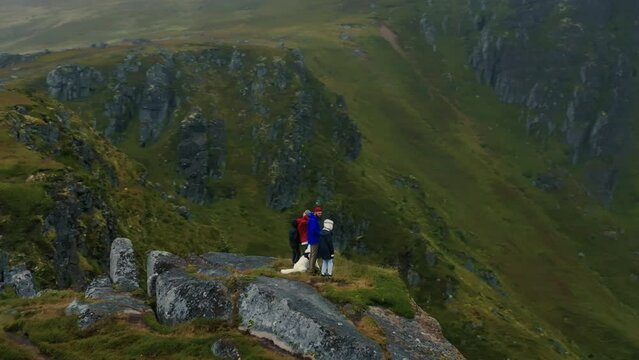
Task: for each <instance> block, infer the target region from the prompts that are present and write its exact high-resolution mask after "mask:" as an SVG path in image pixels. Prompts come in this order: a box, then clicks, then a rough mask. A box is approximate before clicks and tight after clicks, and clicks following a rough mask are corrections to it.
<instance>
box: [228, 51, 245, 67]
mask: <svg viewBox="0 0 639 360" xmlns="http://www.w3.org/2000/svg"><path fill="white" fill-rule="evenodd" d="M245 58H246V54H245V53H243V52H241V51H239V50H237V49H235V50H233V54H232V55H231V61H229V72H231V73H235V72H238V71H239V70H241V69H242V67H244V59H245Z"/></svg>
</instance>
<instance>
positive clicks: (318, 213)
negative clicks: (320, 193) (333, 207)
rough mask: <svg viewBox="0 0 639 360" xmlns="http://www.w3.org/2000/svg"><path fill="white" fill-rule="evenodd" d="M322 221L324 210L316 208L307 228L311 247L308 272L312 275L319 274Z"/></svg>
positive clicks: (307, 236) (310, 216) (309, 218)
mask: <svg viewBox="0 0 639 360" xmlns="http://www.w3.org/2000/svg"><path fill="white" fill-rule="evenodd" d="M321 219H322V208H321V207H320V206H316V207H315V208H313V213H312V214H310V215H309V217H308V225H307V228H306V238H307V240H308V245H310V247H311V255H310V259H309V260H310V261H309V265H308V272H309V273H311V274H316V273H317V269H318V268H317V265H316V262H317V247H318V246H319V242H320V232H321V231H322V225H321V222H320V221H321Z"/></svg>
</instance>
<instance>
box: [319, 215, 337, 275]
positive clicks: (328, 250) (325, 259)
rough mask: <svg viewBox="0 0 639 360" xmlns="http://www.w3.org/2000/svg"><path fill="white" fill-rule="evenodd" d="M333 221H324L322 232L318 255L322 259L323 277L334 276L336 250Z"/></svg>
mask: <svg viewBox="0 0 639 360" xmlns="http://www.w3.org/2000/svg"><path fill="white" fill-rule="evenodd" d="M333 225H334V223H333V220H329V219H326V220H324V227H323V228H322V231H321V232H320V242H319V246H318V249H317V254H318V255H319V257H320V258H321V259H322V276H328V277H332V276H333V258H334V257H335V250H334V248H333Z"/></svg>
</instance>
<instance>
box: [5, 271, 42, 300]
mask: <svg viewBox="0 0 639 360" xmlns="http://www.w3.org/2000/svg"><path fill="white" fill-rule="evenodd" d="M4 278H5V283H7V284H11V285H13V287H14V288H15V291H16V294H17V295H18V296H19V297H23V298H32V297H35V296H36V295H37V292H36V290H35V284H34V283H33V276H32V275H31V271H29V270H27V268H26V266H24V265H20V266H16V267H13V268H9V270H7V272H6V273H5V275H4Z"/></svg>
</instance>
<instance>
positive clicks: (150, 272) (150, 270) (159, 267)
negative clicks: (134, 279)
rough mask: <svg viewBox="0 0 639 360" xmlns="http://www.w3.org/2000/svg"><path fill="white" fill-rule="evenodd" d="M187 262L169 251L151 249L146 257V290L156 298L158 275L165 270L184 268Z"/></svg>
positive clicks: (150, 295)
mask: <svg viewBox="0 0 639 360" xmlns="http://www.w3.org/2000/svg"><path fill="white" fill-rule="evenodd" d="M184 266H186V262H185V261H184V260H182V259H181V258H180V257H178V256H176V255H173V254H171V253H170V252H167V251H157V250H153V251H149V253H148V254H147V257H146V292H147V295H149V297H151V298H155V283H156V279H157V277H158V275H160V274H162V273H163V272H165V271H168V270H171V269H174V268H182V267H184Z"/></svg>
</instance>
